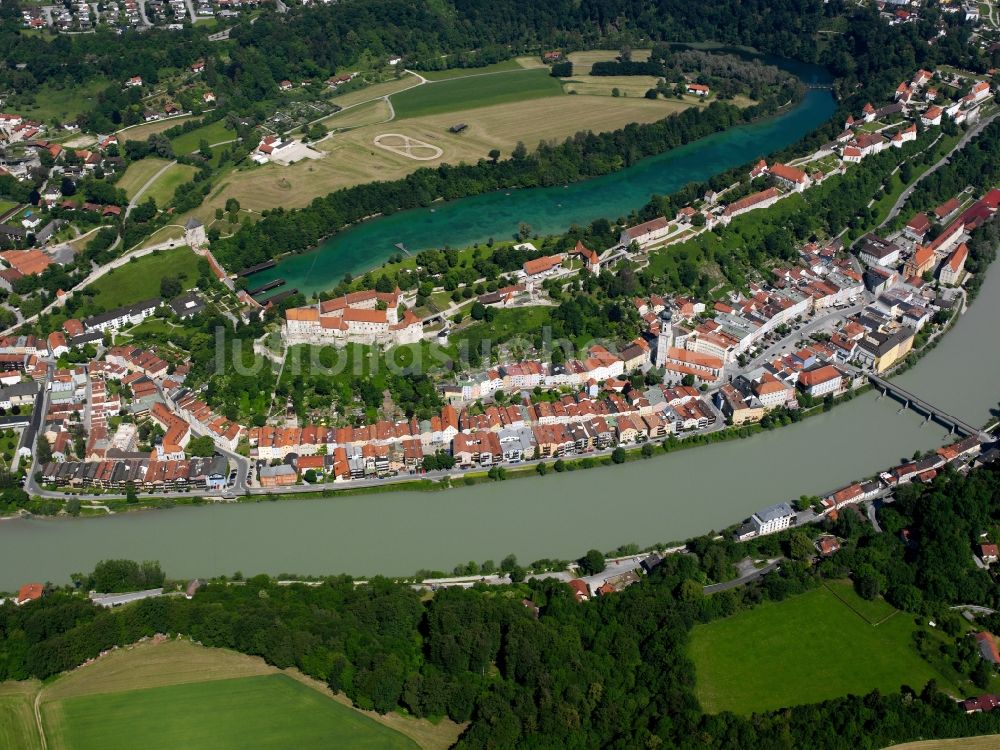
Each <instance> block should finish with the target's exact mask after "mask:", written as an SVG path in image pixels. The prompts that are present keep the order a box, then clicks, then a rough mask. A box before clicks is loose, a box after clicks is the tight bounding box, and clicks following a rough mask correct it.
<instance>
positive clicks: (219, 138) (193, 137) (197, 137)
mask: <svg viewBox="0 0 1000 750" xmlns="http://www.w3.org/2000/svg"><path fill="white" fill-rule="evenodd" d="M235 137H236V131H235V130H231V129H230V128H227V127H226V123H225V122H223V121H222V120H217V121H216V122H210V123H209V124H208V125H203V126H201V127H200V128H195V129H194V130H192V131H189V132H187V133H182V134H181V135H179V136H176V137H175V138H171V139H170V145H171V146H173V147H174V153H175V154H190V153H191V152H192V151H197V150H198V147H199V145H200V144H201V141H202V139H204V140H206V141H208V142H209V143H210V144H212V143H222V142H223V141H230V140H232V139H233V138H235Z"/></svg>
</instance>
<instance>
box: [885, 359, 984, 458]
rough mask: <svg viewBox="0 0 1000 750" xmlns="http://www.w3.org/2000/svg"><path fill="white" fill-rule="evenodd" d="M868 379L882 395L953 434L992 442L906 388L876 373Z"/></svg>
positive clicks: (976, 428) (966, 423)
mask: <svg viewBox="0 0 1000 750" xmlns="http://www.w3.org/2000/svg"><path fill="white" fill-rule="evenodd" d="M868 379H869V380H870V381H871V383H872V385H874V386H875V387H876V388H877V389H878V390H879V391H881V393H882V395H883V396H885V395H889V396H892V397H893V398H895V399H897V400H898V401H901V402H902V403H903V408H908V409H913V410H914V411H915V412H918V413H920V414H923V415H924V416H926V417H927V419H929V420H930V419H933V420H934V421H935V422H938V423H939V424H943V425H944V426H945V427H947V428H948V429H949V430H951V431H952V432H959V433H961V434H963V435H967V436H970V437H978V438H979V439H980V440H982V441H983V442H988V441H990V440H992V437H990V435H989V434H988V433H986V432H983V431H982V430H980V429H979V428H978V427H973V426H972V425H970V424H969V423H968V422H964V421H962V420H961V419H959V418H958V417H954V416H952V415H951V414H949V413H948V412H946V411H944V410H942V409H938V408H937V407H936V406H934V405H933V404H931V403H929V402H927V401H924V400H923V399H922V398H920V397H919V396H916V395H914V394H913V393H910V392H909V391H908V390H906V389H905V388H902V387H900V386H898V385H896V384H895V383H891V382H889V381H888V380H885V379H884V378H880V377H879V376H878V375H876V374H874V373H870V374H869V375H868Z"/></svg>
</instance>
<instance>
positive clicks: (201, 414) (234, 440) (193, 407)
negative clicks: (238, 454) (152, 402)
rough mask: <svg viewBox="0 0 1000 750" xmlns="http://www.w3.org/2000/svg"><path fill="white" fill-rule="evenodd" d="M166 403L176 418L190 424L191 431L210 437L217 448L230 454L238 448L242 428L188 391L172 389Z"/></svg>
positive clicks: (242, 432) (177, 388) (178, 388)
mask: <svg viewBox="0 0 1000 750" xmlns="http://www.w3.org/2000/svg"><path fill="white" fill-rule="evenodd" d="M168 403H169V404H172V405H173V407H174V409H175V411H176V413H177V414H178V416H180V417H181V418H182V419H184V420H186V421H187V422H189V423H190V424H191V427H192V429H194V430H195V431H196V432H199V433H201V434H202V435H208V436H209V437H211V438H212V440H214V441H215V444H216V445H217V446H219V447H221V448H224V449H225V450H228V451H230V452H232V451H235V450H236V448H237V447H238V446H239V443H240V437H242V435H243V434H244V428H243V427H242V426H241V425H239V424H237V423H236V422H231V421H230V420H228V419H226V418H225V417H223V416H221V415H219V414H216V413H215V412H214V411H213V410H212V407H210V406H209V405H208V404H206V403H205V402H204V401H202V400H201V399H199V398H198V397H197V395H195V393H194V392H193V391H191V390H190V389H188V388H184V387H181V386H178V387H176V388H174V389H172V390H171V391H169V393H168Z"/></svg>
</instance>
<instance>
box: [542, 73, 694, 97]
mask: <svg viewBox="0 0 1000 750" xmlns="http://www.w3.org/2000/svg"><path fill="white" fill-rule="evenodd" d="M559 80H560V81H562V84H563V88H564V89H565V90H566V92H567V93H568V92H570V91H575V92H576V93H578V94H586V95H588V96H614V94H612V93H611V91H612V89H618V91H619V93H620V94H621V95H622V96H636V97H639V96H644V95H645V94H646V92H647V91H649V89H651V88H655V87H656V82H657V80H658V79H657V78H656V77H655V76H591V75H577V74H576V73H574V74H573V75H572V76H571V77H570V78H560V79H559ZM685 101H689V102H690V103H692V104H693V103H694V97H691V99H690V100H688V99H687V97H685Z"/></svg>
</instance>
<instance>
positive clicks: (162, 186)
mask: <svg viewBox="0 0 1000 750" xmlns="http://www.w3.org/2000/svg"><path fill="white" fill-rule="evenodd" d="M197 172H198V170H197V169H195V168H194V167H192V166H191V165H190V164H174V165H173V166H172V167H171V168H170V169H168V170H167V171H166V172H164V173H163V174H161V175H160V176H159V178H158V179H157V180H156V182H154V183H153V184H152V185H150V186H149V189H148V190H146V192H145V193H143V194H142V199H141V200H146V199H147V198H152V199H153V200H155V201H156V205H157V206H158V207H160V208H164V207H165V206H168V205H170V201H172V200H173V197H174V191H176V190H177V188H178V187H179V186H180V185H182V184H183V183H185V182H188V181H190V180H191V178H193V177H194V176H195V174H197Z"/></svg>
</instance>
